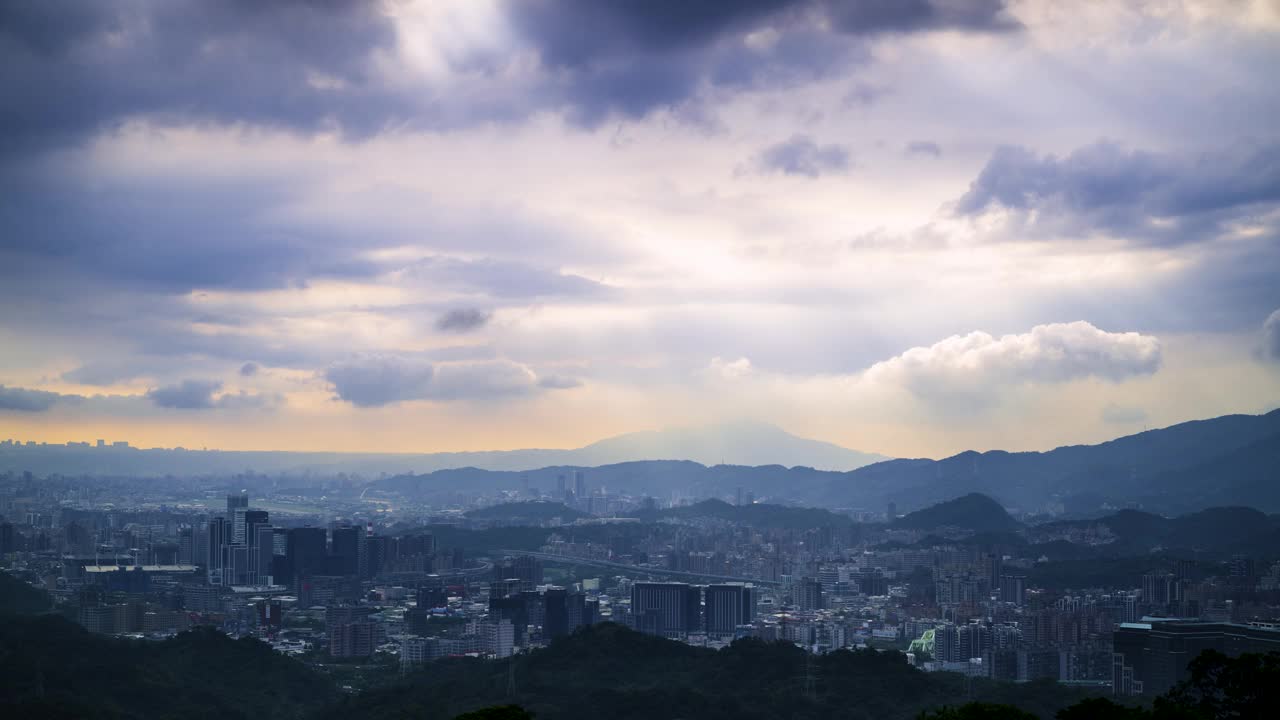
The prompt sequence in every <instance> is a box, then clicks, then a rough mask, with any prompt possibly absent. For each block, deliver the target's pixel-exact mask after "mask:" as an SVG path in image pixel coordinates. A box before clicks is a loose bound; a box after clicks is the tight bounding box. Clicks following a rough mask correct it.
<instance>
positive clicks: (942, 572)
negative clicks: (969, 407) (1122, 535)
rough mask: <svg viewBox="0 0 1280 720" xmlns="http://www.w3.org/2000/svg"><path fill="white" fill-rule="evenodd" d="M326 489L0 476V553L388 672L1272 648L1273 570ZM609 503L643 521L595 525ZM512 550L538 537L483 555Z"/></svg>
mask: <svg viewBox="0 0 1280 720" xmlns="http://www.w3.org/2000/svg"><path fill="white" fill-rule="evenodd" d="M95 451H96V450H95ZM335 482H337V485H336V486H334V487H335V488H336V490H335V496H336V497H337V499H330V498H328V496H327V495H321V494H319V493H316V492H312V493H311V494H306V493H301V492H294V491H290V490H287V489H286V490H284V491H278V492H276V493H273V494H271V495H270V496H267V495H266V494H263V495H250V494H248V493H241V492H233V493H226V492H225V491H218V490H209V489H204V488H201V487H200V486H199V485H198V484H195V483H188V482H184V481H175V482H174V483H173V485H171V486H166V492H168V493H169V494H168V495H166V496H165V497H164V501H163V502H156V500H155V495H154V493H155V491H154V490H148V489H147V486H144V485H143V484H141V483H138V482H131V481H127V480H113V479H99V480H97V481H95V482H94V483H87V482H85V481H81V480H76V479H71V478H62V477H50V478H41V479H39V480H37V479H35V478H32V477H31V476H29V475H17V476H15V475H12V474H11V475H8V476H0V555H2V556H3V557H4V559H5V562H6V564H7V565H8V567H9V569H10V571H11V572H14V573H15V574H18V575H20V576H21V577H23V578H24V579H26V580H28V581H29V582H32V583H33V584H37V585H40V586H42V587H44V588H45V589H47V590H49V591H50V592H51V593H52V594H53V595H54V596H55V598H57V599H58V600H59V601H61V602H62V603H64V604H65V605H67V606H69V607H71V608H73V609H74V612H75V613H76V616H77V617H78V618H79V620H80V622H81V623H82V624H83V625H84V626H85V627H86V628H88V629H89V630H91V631H93V632H99V633H107V634H131V635H137V636H142V637H162V636H167V635H171V634H173V633H175V632H178V631H181V630H183V629H186V628H189V627H191V626H192V625H196V624H201V625H214V626H216V627H219V628H221V629H222V630H223V631H225V632H227V633H228V634H231V635H235V636H253V637H258V638H261V639H263V640H265V641H267V642H270V643H272V644H273V645H274V646H275V647H276V648H278V649H279V650H281V651H282V652H288V653H296V654H299V655H302V656H303V657H306V658H313V659H315V661H317V662H334V661H337V662H363V661H366V660H368V659H371V658H374V657H375V656H383V655H384V654H393V655H396V656H398V660H399V664H400V666H401V667H402V668H404V669H405V670H410V669H413V668H415V667H418V666H420V665H422V664H424V663H429V662H432V661H434V660H437V659H440V658H444V657H450V656H457V655H478V656H486V657H493V658H504V657H509V656H511V655H513V654H515V653H519V652H524V651H527V650H529V649H531V648H536V647H539V646H543V645H546V644H548V643H551V642H554V641H555V640H556V639H557V638H560V637H564V636H566V635H569V634H572V633H573V632H575V631H576V630H578V629H579V628H582V627H585V626H588V625H592V624H595V623H600V622H613V623H619V624H623V625H626V626H628V627H631V628H633V629H635V630H637V631H639V632H642V633H646V634H650V635H654V636H658V637H664V638H669V639H672V640H676V641H680V642H685V643H690V644H694V645H701V646H706V647H722V646H724V645H726V644H728V643H731V642H733V641H734V640H736V639H739V638H743V637H757V638H762V639H765V640H770V641H785V642H791V643H795V644H797V645H799V646H802V647H804V648H806V649H807V650H809V651H811V652H818V653H821V652H831V651H835V650H839V649H842V648H855V647H871V648H882V649H897V650H901V651H904V652H905V653H906V656H907V657H908V658H909V660H910V661H911V662H912V663H914V664H915V665H916V666H918V667H919V668H921V669H922V670H926V671H949V672H960V673H965V674H968V675H977V676H984V677H990V678H996V679H1002V680H1009V681H1030V680H1036V679H1053V680H1056V681H1059V682H1066V683H1074V684H1082V685H1096V686H1110V687H1111V688H1112V690H1113V691H1114V692H1116V693H1117V694H1138V695H1149V694H1154V693H1155V692H1159V688H1166V687H1168V686H1169V684H1170V683H1171V682H1174V681H1176V679H1177V678H1178V677H1181V676H1179V675H1178V673H1179V672H1181V668H1182V667H1183V665H1179V664H1178V663H1180V662H1183V660H1185V659H1186V654H1187V653H1193V652H1195V651H1198V650H1196V649H1197V648H1202V647H1213V648H1218V649H1222V650H1223V651H1224V652H1229V653H1231V652H1240V651H1243V649H1247V648H1257V647H1268V646H1269V645H1268V643H1269V642H1272V638H1275V637H1276V636H1277V631H1276V630H1275V629H1274V626H1273V625H1269V624H1268V623H1274V622H1276V621H1280V563H1272V562H1271V561H1270V559H1268V560H1267V562H1260V559H1259V558H1255V557H1245V556H1240V557H1234V558H1230V559H1227V560H1225V561H1219V560H1213V561H1208V560H1201V561H1198V562H1193V561H1189V560H1187V561H1167V562H1166V561H1159V562H1157V561H1155V560H1152V561H1151V562H1150V564H1149V565H1148V566H1147V567H1145V568H1144V569H1145V570H1147V572H1142V573H1139V574H1136V575H1132V576H1128V575H1126V576H1124V577H1121V578H1118V579H1117V580H1116V582H1114V583H1112V585H1113V586H1111V587H1092V588H1089V587H1084V588H1077V589H1065V588H1064V586H1063V584H1062V583H1061V582H1047V580H1052V579H1051V578H1046V577H1045V576H1044V574H1043V572H1041V571H1040V570H1039V568H1040V563H1039V562H1038V559H1037V558H1035V557H1027V556H1024V555H1022V554H1020V553H1021V549H1020V548H1019V547H1018V546H1016V545H1013V546H1001V545H998V544H991V543H987V544H977V543H970V542H965V541H964V540H963V538H960V539H956V538H952V539H947V538H945V537H938V536H935V537H932V538H927V536H925V535H922V534H910V533H907V534H904V533H903V532H902V531H899V530H885V529H883V526H881V525H878V524H877V525H867V524H859V523H852V522H850V523H845V524H839V525H836V526H818V527H804V526H803V525H798V524H797V523H795V522H790V521H788V522H778V523H776V524H772V525H771V524H768V523H760V524H754V525H747V524H741V523H734V522H731V521H728V520H724V519H718V518H716V517H714V516H696V517H695V516H686V515H683V514H680V513H672V514H668V515H666V516H664V517H661V518H660V519H657V520H654V519H653V517H655V516H654V515H646V514H645V513H646V512H648V511H651V510H653V509H654V508H655V503H654V502H653V501H652V500H649V501H645V500H643V499H639V500H637V499H634V498H627V497H625V496H621V495H616V494H610V493H608V492H606V491H605V489H604V488H590V487H587V485H586V479H585V478H584V477H583V475H582V474H581V473H566V474H564V475H562V476H561V477H560V478H559V479H558V480H557V487H556V488H555V490H554V493H555V495H554V497H555V498H556V499H557V500H558V501H559V502H562V503H563V504H564V505H565V506H567V507H569V508H570V509H574V510H580V511H581V512H590V513H592V515H593V517H583V516H581V513H577V514H575V518H572V519H571V518H567V517H557V516H556V515H555V514H554V513H552V514H547V513H546V512H544V511H545V510H546V509H547V504H545V503H539V502H528V503H522V504H521V505H520V506H519V507H515V508H513V509H512V510H511V511H510V512H505V514H502V513H490V512H485V513H476V514H470V513H468V512H467V508H468V507H469V508H470V509H471V510H476V509H477V508H476V507H475V506H474V505H473V506H464V507H451V508H449V509H448V510H447V511H446V510H440V509H432V510H424V511H423V512H422V514H421V515H420V516H419V517H417V518H414V519H406V518H405V516H404V515H403V510H400V509H397V510H396V512H395V513H391V512H386V511H384V508H383V506H382V505H378V504H370V503H362V502H361V501H360V500H359V498H358V495H359V493H353V492H347V490H346V488H347V482H346V480H345V479H341V480H338V481H335ZM175 488H176V489H175ZM515 493H516V495H518V496H527V497H530V498H540V499H545V498H546V496H547V493H544V492H543V491H542V490H539V489H537V488H524V487H522V488H521V489H520V490H518V491H515ZM741 501H742V502H750V498H749V497H747V496H746V495H745V494H744V496H743V497H742V499H741ZM486 502H487V501H486ZM619 504H629V505H632V506H639V507H641V514H640V516H633V517H614V516H612V515H613V514H614V513H615V512H616V510H617V508H618V507H619ZM303 508H307V510H306V511H305V512H302V511H300V509H303ZM555 508H559V509H560V510H563V508H561V507H560V505H559V504H556V505H555V507H554V508H553V510H554V509H555ZM482 509H485V510H487V508H482ZM890 512H891V513H893V512H895V510H893V509H891V511H890ZM521 513H525V514H526V515H522V514H521ZM642 517H643V518H645V519H642ZM415 520H416V522H415ZM508 524H536V525H539V526H540V530H541V532H539V533H527V532H525V531H526V530H529V529H532V528H525V529H524V530H521V531H518V532H508V531H507V530H506V529H504V527H503V526H504V525H508ZM414 528H417V529H414ZM877 528H880V529H877ZM528 535H533V536H535V537H542V538H545V539H544V540H540V541H539V542H542V543H543V544H542V545H541V546H539V547H536V548H534V547H532V545H526V546H525V548H526V549H519V548H503V547H494V545H493V544H492V542H493V541H492V538H494V537H508V536H509V537H512V538H521V537H526V536H528ZM481 537H484V538H488V541H487V543H488V544H485V545H484V546H477V545H475V544H469V543H474V542H478V541H477V540H476V539H477V538H481ZM441 538H445V539H447V540H446V542H445V543H441V542H439V540H440V539H441ZM1086 539H1087V540H1089V541H1090V542H1094V541H1097V540H1098V538H1097V537H1090V538H1086ZM1179 653H1182V655H1178V654H1179ZM1179 657H1181V658H1182V659H1181V660H1179V659H1178V658H1179ZM1161 658H1163V659H1161ZM1174 666H1177V667H1174ZM1170 668H1173V669H1170Z"/></svg>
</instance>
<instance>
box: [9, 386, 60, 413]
mask: <svg viewBox="0 0 1280 720" xmlns="http://www.w3.org/2000/svg"><path fill="white" fill-rule="evenodd" d="M62 397H63V396H62V395H60V394H58V393H55V392H46V391H44V390H28V389H26V388H16V387H5V386H4V385H0V410H16V411H19V412H44V411H45V410H48V409H49V408H51V407H53V405H54V403H56V402H58V401H59V400H60V399H62Z"/></svg>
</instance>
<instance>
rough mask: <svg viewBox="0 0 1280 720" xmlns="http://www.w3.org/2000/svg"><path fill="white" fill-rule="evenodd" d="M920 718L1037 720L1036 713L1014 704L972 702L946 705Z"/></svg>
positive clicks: (937, 719)
mask: <svg viewBox="0 0 1280 720" xmlns="http://www.w3.org/2000/svg"><path fill="white" fill-rule="evenodd" d="M919 720H1037V719H1036V716H1035V715H1032V714H1031V713H1029V712H1026V711H1024V710H1019V709H1018V708H1016V707H1014V706H1012V705H996V704H994V703H980V702H971V703H965V704H964V705H961V706H960V707H944V708H942V709H940V710H934V711H933V712H924V713H920V719H919Z"/></svg>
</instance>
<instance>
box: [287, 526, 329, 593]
mask: <svg viewBox="0 0 1280 720" xmlns="http://www.w3.org/2000/svg"><path fill="white" fill-rule="evenodd" d="M285 561H286V562H285V566H286V568H287V575H286V577H284V578H282V579H281V580H278V581H277V582H286V583H293V582H294V581H296V580H297V579H299V578H304V577H309V576H311V575H317V574H320V573H322V572H324V562H325V531H324V528H315V527H301V528H291V529H290V530H289V532H288V535H286V539H285Z"/></svg>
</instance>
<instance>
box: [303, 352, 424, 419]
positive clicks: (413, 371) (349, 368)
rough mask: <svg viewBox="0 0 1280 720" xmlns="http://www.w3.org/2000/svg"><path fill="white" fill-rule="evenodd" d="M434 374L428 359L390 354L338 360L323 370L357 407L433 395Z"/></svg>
mask: <svg viewBox="0 0 1280 720" xmlns="http://www.w3.org/2000/svg"><path fill="white" fill-rule="evenodd" d="M434 376H435V368H433V367H432V365H431V363H429V362H426V361H423V360H419V359H414V358H403V357H397V356H388V355H372V356H366V357H361V358H356V359H352V360H347V361H344V362H340V363H335V364H333V365H330V366H329V368H328V369H327V370H325V373H324V377H325V379H326V380H328V381H329V383H330V384H331V385H332V386H333V391H334V392H335V393H336V394H337V397H338V398H339V399H341V400H345V401H346V402H349V403H351V404H352V405H355V406H356V407H381V406H383V405H391V404H394V403H398V402H403V401H406V400H421V399H423V398H426V397H428V396H429V395H430V393H431V379H432V377H434Z"/></svg>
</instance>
